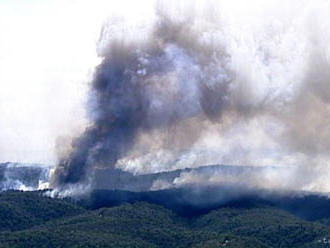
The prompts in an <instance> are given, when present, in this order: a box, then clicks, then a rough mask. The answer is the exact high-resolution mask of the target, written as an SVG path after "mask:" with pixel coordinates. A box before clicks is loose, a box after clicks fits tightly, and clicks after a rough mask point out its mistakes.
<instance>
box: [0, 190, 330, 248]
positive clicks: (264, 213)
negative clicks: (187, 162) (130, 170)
mask: <svg viewBox="0 0 330 248" xmlns="http://www.w3.org/2000/svg"><path fill="white" fill-rule="evenodd" d="M44 193H45V192H43V191H38V192H19V191H7V192H3V193H0V227H1V230H0V247H116V248H120V247H127V248H131V247H154V248H171V247H173V248H174V247H175V248H185V247H192V248H201V247H203V248H213V247H229V248H234V247H237V248H238V247H239V248H242V247H251V248H259V247H260V248H267V247H268V248H272V247H287V248H289V247H290V248H295V247H297V248H298V247H299V248H300V247H306V248H307V247H312V248H313V247H330V227H329V226H328V225H327V223H330V221H329V219H328V218H322V216H320V218H322V219H315V220H314V221H307V220H305V219H302V218H299V217H297V215H293V214H291V213H289V212H288V211H285V210H283V209H282V208H281V207H279V206H274V205H271V204H268V203H267V202H264V203H261V202H256V203H255V204H252V203H253V202H250V204H245V205H244V204H241V203H240V199H236V200H235V201H236V204H235V203H234V202H235V201H233V202H232V203H231V204H227V205H223V206H218V207H217V208H213V209H209V210H208V211H205V212H204V213H198V214H195V215H193V216H189V217H185V216H184V215H181V214H179V213H178V212H176V211H175V209H174V210H171V209H169V208H166V207H163V206H160V205H159V204H152V203H150V202H146V201H139V200H136V201H135V202H134V203H127V202H126V203H125V201H122V202H120V203H119V202H117V203H116V206H115V205H110V204H109V205H108V206H107V207H104V206H103V207H95V206H94V208H91V207H90V206H86V205H84V204H83V205H81V206H79V204H81V203H82V202H81V201H73V200H72V199H53V198H49V197H46V196H45V194H44ZM104 193H105V192H103V194H104ZM110 193H111V192H108V194H110ZM112 193H113V192H112ZM118 193H119V192H117V194H118ZM154 193H155V192H154ZM163 193H164V192H163ZM167 193H168V192H167ZM172 193H173V192H172ZM120 194H122V195H124V194H125V192H121V193H120ZM134 194H140V193H134ZM161 194H162V191H161V192H158V196H159V195H161ZM94 197H96V196H95V195H94ZM173 197H178V195H176V194H175V193H173ZM94 200H95V198H94ZM250 201H252V200H250ZM319 201H321V200H320V199H319ZM323 201H324V203H323V204H328V202H327V201H326V199H323ZM85 203H86V202H85Z"/></svg>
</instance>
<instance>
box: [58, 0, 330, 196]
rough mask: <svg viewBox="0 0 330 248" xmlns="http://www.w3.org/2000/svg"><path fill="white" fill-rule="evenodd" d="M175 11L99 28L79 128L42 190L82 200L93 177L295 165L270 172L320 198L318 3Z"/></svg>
mask: <svg viewBox="0 0 330 248" xmlns="http://www.w3.org/2000/svg"><path fill="white" fill-rule="evenodd" d="M257 2H258V4H257ZM184 3H185V4H173V5H172V4H171V3H165V2H162V1H158V2H156V4H155V10H154V13H153V14H152V15H151V16H148V17H146V20H144V22H141V23H134V22H130V21H127V20H125V18H117V17H116V18H113V19H111V18H110V20H109V22H108V23H106V24H105V25H104V27H103V29H102V34H101V38H100V42H99V50H98V52H99V56H100V57H101V58H102V62H101V63H100V64H99V66H98V67H97V68H96V69H95V72H94V77H93V80H92V81H91V83H90V94H89V101H88V102H89V104H88V112H89V118H90V125H89V126H88V127H86V130H85V131H84V132H83V133H82V134H81V136H79V137H77V138H75V139H73V141H72V143H71V148H70V149H69V150H68V152H67V154H66V155H65V156H62V157H60V158H59V162H58V164H57V166H56V170H55V173H54V175H53V178H52V187H54V188H55V189H56V190H57V191H58V192H61V191H66V190H69V191H72V190H73V191H74V189H81V190H82V191H86V190H88V189H91V188H92V187H93V181H94V171H95V168H121V169H124V170H128V171H131V172H134V173H137V174H141V173H142V174H143V173H154V172H159V171H166V170H174V169H177V168H184V167H196V166H199V165H203V164H214V163H226V164H239V165H251V164H253V165H256V164H257V165H282V166H284V168H285V166H288V165H290V166H292V165H294V166H296V168H297V169H295V170H289V169H288V170H285V169H284V170H282V172H281V173H282V175H284V178H292V177H294V176H297V177H299V178H302V179H303V180H302V181H303V182H302V181H301V180H299V178H298V179H297V180H295V182H297V183H296V184H294V185H291V184H290V189H292V188H293V189H297V190H300V189H304V190H311V191H328V190H329V185H328V183H327V180H326V177H327V175H329V169H328V161H329V155H328V150H329V144H330V143H329V140H330V139H329V138H330V132H329V111H330V108H329V97H328V95H329V87H328V80H329V75H328V74H329V73H328V68H329V62H328V57H327V56H328V55H329V52H328V51H329V50H328V48H327V40H328V38H330V33H329V31H328V30H330V29H328V26H329V25H328V24H327V23H328V22H325V21H324V20H326V18H327V15H326V13H327V11H325V10H329V8H330V7H329V4H327V3H325V2H323V1H317V4H314V6H315V7H314V8H312V9H310V8H309V7H310V6H311V5H310V2H309V1H304V2H303V4H301V3H300V2H299V1H292V2H290V3H285V4H284V5H281V3H282V2H281V1H280V3H277V4H275V1H273V2H272V1H271V4H270V3H268V4H266V3H259V1H256V2H253V1H252V3H249V4H250V5H247V3H243V2H241V1H237V4H241V5H246V6H245V7H248V8H244V6H241V8H239V9H237V8H236V7H235V6H234V5H232V4H230V3H226V2H225V1H206V2H205V3H204V4H201V3H200V2H199V1H196V2H188V1H187V2H184ZM194 3H196V4H194ZM260 4H261V5H260ZM257 6H259V7H260V6H261V7H262V8H261V9H260V8H259V7H257ZM282 6H285V7H286V11H285V12H281V11H279V9H280V8H282ZM298 6H299V7H298ZM297 8H298V9H299V11H297ZM242 9H244V11H242ZM315 13H317V14H318V15H317V18H314V19H311V18H312V17H313V16H315ZM292 171H294V172H293V174H291V173H292ZM287 175H289V176H287ZM306 175H308V177H305V176H306ZM184 178H190V179H191V178H192V177H181V182H182V180H184ZM193 178H195V179H194V180H192V181H191V180H190V181H189V183H196V184H200V183H201V182H206V183H212V182H213V181H217V180H214V177H213V179H212V180H210V177H208V176H203V175H198V177H193ZM254 178H255V177H253V176H251V177H238V178H236V179H235V180H236V182H237V183H243V184H246V185H249V184H250V182H253V180H254ZM235 180H234V181H235ZM270 180H272V179H269V177H267V176H262V177H261V178H260V180H259V183H258V185H257V186H256V187H258V188H264V187H265V186H267V185H272V183H273V182H272V181H270ZM220 181H221V180H220Z"/></svg>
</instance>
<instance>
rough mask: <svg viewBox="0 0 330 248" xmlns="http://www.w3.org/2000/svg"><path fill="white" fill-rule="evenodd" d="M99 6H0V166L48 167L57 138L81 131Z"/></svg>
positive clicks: (21, 0)
mask: <svg viewBox="0 0 330 248" xmlns="http://www.w3.org/2000/svg"><path fill="white" fill-rule="evenodd" d="M100 2H101V1H80V0H79V1H73V0H69V1H68V0H63V1H62V0H56V1H51V0H28V1H26V0H1V1H0V162H3V161H26V162H42V163H53V162H54V159H55V151H54V145H55V141H56V138H57V137H58V136H59V135H66V134H67V133H69V132H71V131H72V129H75V128H77V126H79V125H81V123H82V119H83V117H84V111H83V100H84V99H85V98H84V94H85V92H86V81H87V77H88V75H90V74H91V69H92V68H93V65H95V64H96V63H97V57H96V49H95V48H96V42H97V39H98V36H99V33H100V29H101V25H102V21H103V20H104V18H105V16H106V13H107V11H109V10H107V9H106V8H104V6H105V5H104V4H100ZM92 3H94V4H92ZM109 4H110V3H109Z"/></svg>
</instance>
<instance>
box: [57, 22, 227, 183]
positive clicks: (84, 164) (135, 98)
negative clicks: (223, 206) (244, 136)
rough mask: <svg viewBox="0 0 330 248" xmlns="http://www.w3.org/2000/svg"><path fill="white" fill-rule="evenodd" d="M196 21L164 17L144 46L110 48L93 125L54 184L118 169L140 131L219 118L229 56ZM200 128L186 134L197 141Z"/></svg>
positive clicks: (94, 97) (93, 104)
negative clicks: (194, 26)
mask: <svg viewBox="0 0 330 248" xmlns="http://www.w3.org/2000/svg"><path fill="white" fill-rule="evenodd" d="M190 21H193V20H189V22H187V21H181V22H178V23H175V22H172V21H171V20H170V19H168V18H167V17H160V18H159V22H157V23H156V25H155V27H154V30H153V31H152V34H151V35H150V37H148V38H147V39H146V40H145V41H143V42H137V43H136V44H134V43H132V44H125V43H124V42H121V41H120V40H117V41H116V40H115V41H112V42H111V44H109V47H108V49H107V51H106V52H105V54H103V61H102V63H101V64H100V65H99V66H98V67H97V68H96V71H95V75H94V79H93V81H92V82H91V89H90V101H89V102H90V106H89V108H90V118H91V121H92V125H91V126H90V127H88V128H87V129H86V130H85V132H84V133H83V134H82V136H81V137H78V138H76V139H75V140H74V141H73V144H72V146H73V151H72V152H71V153H70V154H69V156H68V157H65V158H62V159H61V160H60V162H59V164H58V165H57V167H56V171H55V174H54V177H53V182H52V183H53V186H56V187H62V186H65V185H66V184H77V183H86V181H87V180H88V179H89V178H90V177H91V176H92V174H93V167H94V166H104V167H114V165H115V163H116V162H117V161H118V159H120V158H121V157H123V156H125V155H126V153H127V152H128V151H129V150H130V148H131V147H132V145H133V144H134V142H135V139H136V136H137V134H138V133H139V132H149V131H151V130H155V129H162V128H163V129H167V130H168V129H170V128H171V127H173V126H175V125H176V124H177V123H179V122H182V121H184V120H189V119H192V118H196V117H197V118H200V119H210V120H212V121H215V120H219V118H220V117H221V114H222V112H223V111H224V109H225V108H226V106H227V99H226V96H227V94H228V86H229V84H230V79H229V75H228V74H227V73H226V71H225V68H223V67H221V66H220V67H219V60H220V59H221V60H223V59H225V58H226V53H225V51H224V49H222V48H221V47H220V48H219V47H212V46H206V45H204V44H202V42H200V41H199V40H198V39H199V37H198V34H195V33H193V32H191V30H190V28H189V26H190V25H191V23H190ZM199 130H200V127H196V128H194V130H193V132H191V133H190V134H187V133H186V134H187V136H196V137H197V136H198V135H199V132H200V131H199ZM188 132H189V131H188ZM187 139H188V137H187ZM194 139H195V138H192V139H191V141H189V142H193V141H194Z"/></svg>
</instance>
